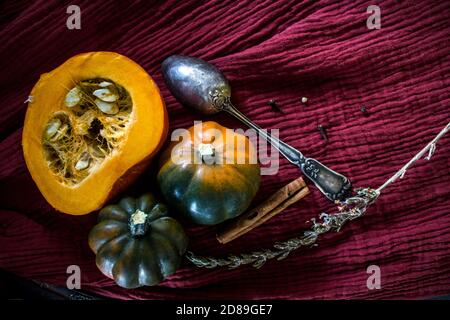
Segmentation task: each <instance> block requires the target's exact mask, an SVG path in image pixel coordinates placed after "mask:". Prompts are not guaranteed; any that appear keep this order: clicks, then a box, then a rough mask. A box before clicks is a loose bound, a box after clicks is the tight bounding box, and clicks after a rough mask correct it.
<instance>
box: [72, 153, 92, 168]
mask: <svg viewBox="0 0 450 320" xmlns="http://www.w3.org/2000/svg"><path fill="white" fill-rule="evenodd" d="M90 161H91V157H90V155H89V153H87V152H83V153H82V154H81V157H80V159H79V160H78V161H77V163H76V164H75V169H76V170H78V171H81V170H84V169H86V168H87V167H89V163H90Z"/></svg>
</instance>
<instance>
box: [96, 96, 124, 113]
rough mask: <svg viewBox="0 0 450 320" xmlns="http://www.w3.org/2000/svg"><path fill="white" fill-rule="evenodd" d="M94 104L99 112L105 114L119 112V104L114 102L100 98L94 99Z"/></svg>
mask: <svg viewBox="0 0 450 320" xmlns="http://www.w3.org/2000/svg"><path fill="white" fill-rule="evenodd" d="M95 105H96V106H97V108H99V109H100V111H101V112H103V113H106V114H116V113H117V112H119V106H118V105H117V104H116V103H109V102H105V101H102V100H100V99H95Z"/></svg>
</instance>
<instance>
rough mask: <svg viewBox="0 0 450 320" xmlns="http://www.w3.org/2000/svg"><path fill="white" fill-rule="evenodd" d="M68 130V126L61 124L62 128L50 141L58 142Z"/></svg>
mask: <svg viewBox="0 0 450 320" xmlns="http://www.w3.org/2000/svg"><path fill="white" fill-rule="evenodd" d="M68 130H69V126H68V125H67V124H63V125H62V127H60V128H59V129H58V130H57V132H56V134H54V135H53V137H52V138H51V139H50V141H58V140H61V139H62V138H63V137H64V136H65V135H66V133H67V131H68Z"/></svg>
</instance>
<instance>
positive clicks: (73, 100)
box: [64, 87, 81, 108]
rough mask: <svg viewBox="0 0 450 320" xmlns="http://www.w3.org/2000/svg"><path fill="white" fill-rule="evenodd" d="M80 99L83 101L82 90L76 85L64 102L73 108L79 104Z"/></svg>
mask: <svg viewBox="0 0 450 320" xmlns="http://www.w3.org/2000/svg"><path fill="white" fill-rule="evenodd" d="M80 101H81V91H80V89H79V88H78V87H75V88H73V89H71V90H70V91H69V92H68V93H67V95H66V99H65V101H64V102H65V103H66V106H67V107H68V108H72V107H75V106H76V105H77V104H79V103H80Z"/></svg>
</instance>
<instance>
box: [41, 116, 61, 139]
mask: <svg viewBox="0 0 450 320" xmlns="http://www.w3.org/2000/svg"><path fill="white" fill-rule="evenodd" d="M61 124H62V122H61V120H59V119H58V118H56V119H52V120H51V121H50V122H49V123H48V124H47V128H46V129H45V138H46V139H50V138H52V137H53V136H54V135H55V134H56V133H57V132H58V130H59V128H60V127H61Z"/></svg>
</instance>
